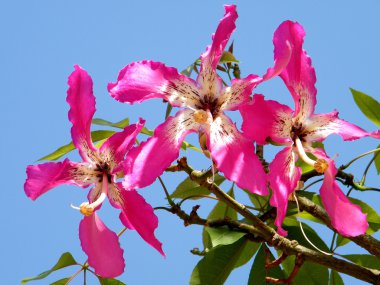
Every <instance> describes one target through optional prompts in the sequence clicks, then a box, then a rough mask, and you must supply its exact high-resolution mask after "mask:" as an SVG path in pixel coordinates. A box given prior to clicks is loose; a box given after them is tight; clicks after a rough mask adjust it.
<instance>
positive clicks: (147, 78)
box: [108, 5, 290, 195]
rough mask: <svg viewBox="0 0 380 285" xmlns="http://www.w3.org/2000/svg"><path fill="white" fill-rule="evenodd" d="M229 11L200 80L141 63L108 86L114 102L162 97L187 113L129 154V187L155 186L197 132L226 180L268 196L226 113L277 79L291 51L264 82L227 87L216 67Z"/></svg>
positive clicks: (247, 146) (230, 25)
mask: <svg viewBox="0 0 380 285" xmlns="http://www.w3.org/2000/svg"><path fill="white" fill-rule="evenodd" d="M225 10H226V12H225V15H224V17H223V18H222V19H221V21H220V23H219V25H218V28H217V29H216V32H215V34H214V35H213V37H212V38H213V42H212V44H211V45H210V46H208V47H207V49H206V51H205V52H204V53H203V54H202V55H201V69H200V73H199V75H198V78H197V80H196V81H194V80H193V79H191V78H188V77H186V76H184V75H181V74H180V73H178V71H177V70H176V69H175V68H171V67H167V66H165V65H164V64H162V63H159V62H153V61H141V62H135V63H131V64H129V65H127V66H126V67H124V68H123V69H122V70H121V71H120V73H119V76H118V81H117V82H116V83H110V84H109V85H108V90H109V92H110V94H111V95H112V97H114V98H115V99H116V100H118V101H121V102H126V103H130V104H133V103H136V102H139V103H140V102H142V101H144V100H147V99H151V98H162V99H165V100H166V101H168V102H169V103H170V104H171V105H172V106H173V107H180V108H183V109H181V110H180V111H178V113H177V114H176V115H175V116H174V117H169V118H168V119H167V120H166V121H165V122H164V123H163V124H161V125H159V126H158V127H157V128H156V130H155V133H154V135H153V137H151V138H150V139H148V140H147V141H146V142H144V143H142V144H141V145H140V146H139V147H137V148H136V149H133V150H132V151H131V152H130V153H129V156H128V159H127V160H126V165H127V169H126V171H125V174H126V175H125V180H124V182H123V184H124V185H125V187H132V188H135V187H144V186H147V185H149V184H150V183H152V182H153V181H154V179H156V177H157V176H158V175H160V174H161V173H162V172H163V171H164V170H165V169H166V168H167V167H168V166H169V165H170V163H171V162H172V161H173V160H175V159H176V158H177V157H178V155H179V151H180V147H181V144H182V142H183V140H184V138H185V137H186V135H187V134H189V133H191V132H198V133H199V136H200V138H203V137H204V135H205V136H206V145H207V149H208V151H209V152H210V153H211V157H212V159H213V160H214V162H215V163H216V166H217V168H218V169H219V170H220V171H222V172H223V173H224V175H225V176H226V177H227V178H228V179H230V180H232V181H234V182H236V184H237V185H238V186H239V187H241V188H245V189H248V190H250V191H251V192H254V193H257V194H261V195H267V194H268V190H267V187H266V178H265V173H264V171H263V168H262V165H261V163H260V161H259V159H258V158H257V156H256V155H255V152H254V146H253V144H252V142H250V141H249V140H247V139H246V138H244V136H243V135H242V134H241V133H240V132H239V131H238V130H237V128H236V126H235V124H234V123H233V122H232V121H231V120H230V119H229V118H228V117H227V116H226V115H225V114H224V111H225V110H237V109H238V107H239V106H240V105H242V104H245V103H246V102H248V101H249V100H250V94H251V92H252V90H253V88H255V87H256V86H257V85H258V84H259V83H260V82H262V81H264V80H267V79H269V78H271V77H273V76H276V75H277V74H278V73H279V72H280V71H281V70H282V68H283V67H284V66H285V65H286V63H287V62H288V60H289V57H290V48H289V49H288V50H286V49H284V50H283V51H284V54H283V55H282V57H281V58H279V60H277V61H276V63H275V67H274V68H271V69H269V70H268V71H267V73H266V75H264V77H263V78H260V77H258V76H256V75H249V76H248V77H246V78H244V79H234V80H232V86H230V87H225V86H223V83H222V79H221V78H220V77H219V76H218V75H217V73H216V67H217V65H218V63H219V60H220V58H221V56H222V53H223V50H224V48H225V47H226V44H227V42H228V40H229V38H230V35H231V34H232V32H233V31H234V30H235V20H236V19H237V17H238V15H237V13H236V6H234V5H230V6H225ZM248 173H249V175H247V174H248Z"/></svg>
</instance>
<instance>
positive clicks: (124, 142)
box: [100, 118, 145, 164]
mask: <svg viewBox="0 0 380 285" xmlns="http://www.w3.org/2000/svg"><path fill="white" fill-rule="evenodd" d="M144 124H145V120H143V119H141V118H140V121H139V122H138V123H137V124H133V125H129V126H127V127H125V128H124V130H123V131H122V132H118V133H115V134H113V135H112V136H110V137H109V138H108V139H107V140H106V141H105V142H104V144H103V145H102V147H101V148H100V152H101V153H102V154H103V155H104V153H108V154H109V155H110V156H111V157H110V159H111V160H112V161H114V162H115V163H116V164H119V163H120V162H121V161H122V160H123V159H124V156H125V154H126V153H127V152H128V151H129V150H130V149H131V148H132V147H133V145H134V144H135V142H136V137H137V135H138V134H139V133H140V130H141V129H142V128H143V127H144Z"/></svg>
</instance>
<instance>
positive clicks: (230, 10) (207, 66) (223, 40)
mask: <svg viewBox="0 0 380 285" xmlns="http://www.w3.org/2000/svg"><path fill="white" fill-rule="evenodd" d="M224 8H225V14H224V16H223V18H222V19H221V20H220V22H219V25H218V27H217V29H216V32H215V33H214V34H213V35H212V44H211V45H210V46H208V47H207V49H206V51H205V52H204V53H203V54H202V55H201V69H200V72H199V75H198V78H197V82H198V84H199V85H200V86H202V90H203V92H202V94H203V96H204V97H208V96H210V97H211V98H208V99H212V98H217V96H218V95H219V94H220V92H221V90H222V88H223V82H222V80H221V78H220V77H219V76H218V75H217V74H216V67H217V65H218V63H219V60H220V58H221V56H222V54H223V51H224V49H225V47H226V45H227V42H228V40H229V39H230V36H231V34H232V32H233V31H234V30H235V28H236V26H235V21H236V19H237V17H238V15H237V12H236V6H235V5H225V6H224ZM206 99H207V98H206Z"/></svg>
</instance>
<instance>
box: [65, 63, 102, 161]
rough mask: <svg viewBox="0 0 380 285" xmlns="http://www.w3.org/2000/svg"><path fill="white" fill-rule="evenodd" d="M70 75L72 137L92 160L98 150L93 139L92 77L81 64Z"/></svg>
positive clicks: (69, 97)
mask: <svg viewBox="0 0 380 285" xmlns="http://www.w3.org/2000/svg"><path fill="white" fill-rule="evenodd" d="M74 68H75V70H74V71H73V73H71V75H70V76H69V80H68V84H69V89H68V90H67V98H66V101H67V103H69V105H70V110H69V120H70V122H71V123H72V124H73V126H72V128H71V137H72V139H73V143H74V145H75V147H76V148H77V149H78V150H79V153H80V155H81V157H82V158H83V160H85V161H90V160H91V157H92V156H93V155H94V153H96V152H97V150H96V148H95V147H94V146H93V144H92V140H91V130H90V128H91V120H92V117H93V116H94V113H95V96H94V94H93V92H92V79H91V77H90V76H89V75H88V73H87V72H86V71H85V70H84V69H82V68H81V67H80V66H79V65H75V66H74Z"/></svg>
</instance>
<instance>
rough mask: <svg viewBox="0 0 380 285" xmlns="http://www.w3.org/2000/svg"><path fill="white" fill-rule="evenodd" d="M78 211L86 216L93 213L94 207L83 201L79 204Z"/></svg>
mask: <svg viewBox="0 0 380 285" xmlns="http://www.w3.org/2000/svg"><path fill="white" fill-rule="evenodd" d="M79 211H80V212H81V214H83V215H84V216H86V217H88V216H91V215H92V214H93V213H94V208H93V207H92V206H91V205H89V204H88V203H87V202H85V203H82V204H81V205H80V206H79Z"/></svg>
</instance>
